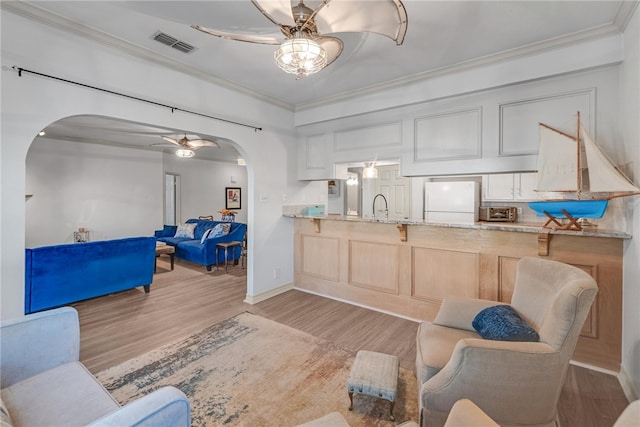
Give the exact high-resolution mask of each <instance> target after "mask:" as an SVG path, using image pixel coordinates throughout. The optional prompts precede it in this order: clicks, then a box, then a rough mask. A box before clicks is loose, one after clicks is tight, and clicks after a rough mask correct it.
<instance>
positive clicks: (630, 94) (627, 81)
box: [620, 7, 640, 399]
mask: <svg viewBox="0 0 640 427" xmlns="http://www.w3.org/2000/svg"><path fill="white" fill-rule="evenodd" d="M624 54H625V57H624V63H623V64H622V67H621V90H620V93H621V94H622V115H621V117H620V129H621V134H622V137H623V139H624V141H625V142H626V144H625V145H626V147H627V148H628V156H627V158H628V159H630V161H631V166H632V169H633V172H635V173H634V175H635V182H638V180H639V179H640V7H636V10H635V13H634V15H633V17H632V19H631V22H630V23H629V24H628V25H627V28H626V30H625V33H624ZM627 214H628V218H629V220H628V223H629V224H630V232H631V233H633V235H634V237H633V239H631V240H628V241H627V242H626V243H625V251H624V273H623V289H622V297H623V299H622V370H621V376H622V377H623V379H629V382H630V383H631V384H630V387H629V388H631V390H626V391H627V395H628V396H631V397H632V398H636V399H637V398H638V397H640V196H635V197H633V198H631V200H629V202H628V209H627ZM623 384H625V383H624V382H623Z"/></svg>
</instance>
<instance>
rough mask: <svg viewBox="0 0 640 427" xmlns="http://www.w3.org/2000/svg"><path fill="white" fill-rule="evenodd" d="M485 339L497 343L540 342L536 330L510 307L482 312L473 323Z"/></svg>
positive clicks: (497, 306) (495, 307) (494, 307)
mask: <svg viewBox="0 0 640 427" xmlns="http://www.w3.org/2000/svg"><path fill="white" fill-rule="evenodd" d="M472 325H473V328H474V329H475V330H476V331H478V333H479V334H480V336H481V337H482V338H484V339H488V340H495V341H540V336H538V333H537V332H536V330H535V329H533V328H532V327H531V326H529V325H528V324H527V322H526V321H525V320H524V319H523V318H522V317H520V315H519V314H518V312H517V311H515V310H514V308H513V307H511V306H510V305H496V306H493V307H488V308H485V309H484V310H482V311H481V312H480V313H478V314H477V315H476V317H475V318H474V319H473V322H472Z"/></svg>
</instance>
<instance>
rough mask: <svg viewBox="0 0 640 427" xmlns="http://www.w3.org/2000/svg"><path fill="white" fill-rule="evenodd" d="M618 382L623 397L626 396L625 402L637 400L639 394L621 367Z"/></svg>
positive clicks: (639, 396)
mask: <svg viewBox="0 0 640 427" xmlns="http://www.w3.org/2000/svg"><path fill="white" fill-rule="evenodd" d="M618 381H620V386H622V391H624V395H625V396H627V400H628V401H629V402H633V401H634V400H638V399H639V398H640V394H639V393H638V390H636V388H635V386H634V385H633V381H632V380H631V377H630V376H629V374H628V373H627V371H626V370H625V369H624V367H622V366H620V372H619V373H618Z"/></svg>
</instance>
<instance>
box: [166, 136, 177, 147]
mask: <svg viewBox="0 0 640 427" xmlns="http://www.w3.org/2000/svg"><path fill="white" fill-rule="evenodd" d="M162 139H164V140H165V141H167V142H170V143H172V144H175V145H178V146H179V145H180V143H179V142H178V140H177V139H173V138H171V137H169V136H164V135H163V136H162Z"/></svg>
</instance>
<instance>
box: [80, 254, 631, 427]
mask: <svg viewBox="0 0 640 427" xmlns="http://www.w3.org/2000/svg"><path fill="white" fill-rule="evenodd" d="M245 294H246V270H244V269H241V268H240V266H235V267H230V268H229V273H228V274H225V272H224V269H220V270H219V271H215V269H214V271H212V272H207V271H206V269H205V268H204V267H202V266H199V265H195V264H191V263H188V262H186V261H181V260H176V265H175V269H174V270H173V271H170V269H169V264H168V262H167V259H166V258H165V257H160V258H159V259H158V270H157V274H156V275H155V276H154V282H153V285H152V286H151V293H150V294H144V292H143V291H142V289H141V288H140V289H134V290H129V291H124V292H120V293H117V294H112V295H107V296H104V297H100V298H95V299H92V300H88V301H83V302H79V303H76V304H74V306H75V307H76V309H77V310H78V312H79V314H80V336H81V342H80V359H81V361H82V362H83V363H84V364H85V365H86V366H87V368H88V369H89V370H90V371H91V372H93V373H97V372H99V371H101V370H103V369H106V368H109V367H111V366H115V365H117V364H119V363H121V362H124V361H125V360H128V359H130V358H133V357H135V356H138V355H141V354H144V353H146V352H148V351H150V350H153V349H155V348H158V347H160V346H162V345H164V344H168V343H170V342H172V341H175V340H177V339H180V338H184V337H187V336H189V335H191V334H193V333H195V332H197V331H199V330H201V329H203V328H205V327H206V326H209V325H212V324H214V323H217V322H219V321H221V320H224V319H228V318H230V317H233V316H235V315H237V314H239V313H242V312H245V311H248V312H251V313H254V314H258V315H261V316H263V317H266V318H268V319H271V320H274V321H276V322H279V323H282V324H286V325H288V326H291V327H293V328H296V329H299V330H302V331H305V332H307V333H309V334H312V335H314V336H317V337H320V338H324V339H327V340H330V341H332V342H335V343H337V344H339V345H341V346H343V347H346V348H349V349H352V350H354V351H357V350H360V349H367V350H372V351H380V352H383V353H389V354H395V355H397V356H398V357H399V358H400V363H401V366H403V367H404V368H407V369H413V366H414V360H415V334H416V331H417V323H415V322H412V321H410V320H406V319H401V318H398V317H395V316H391V315H388V314H384V313H379V312H376V311H373V310H368V309H365V308H361V307H357V306H353V305H350V304H346V303H343V302H339V301H334V300H331V299H328V298H323V297H320V296H316V295H311V294H308V293H305V292H301V291H297V290H291V291H288V292H285V293H283V294H281V295H278V296H276V297H273V298H270V299H268V300H266V301H263V302H260V303H258V304H255V305H250V304H247V303H244V302H243V300H244V298H245ZM626 405H627V400H626V398H625V396H624V393H623V391H622V388H621V387H620V384H619V383H618V380H617V379H616V377H614V376H612V375H607V374H604V373H601V372H596V371H593V370H589V369H585V368H582V367H578V366H573V365H572V366H570V368H569V373H568V376H567V380H566V383H565V386H564V389H563V392H562V396H561V400H560V405H559V413H560V419H561V422H562V426H563V427H609V426H612V425H613V423H614V422H615V420H616V418H617V417H618V416H619V414H620V413H621V412H622V410H623V409H624V408H625V407H626Z"/></svg>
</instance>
